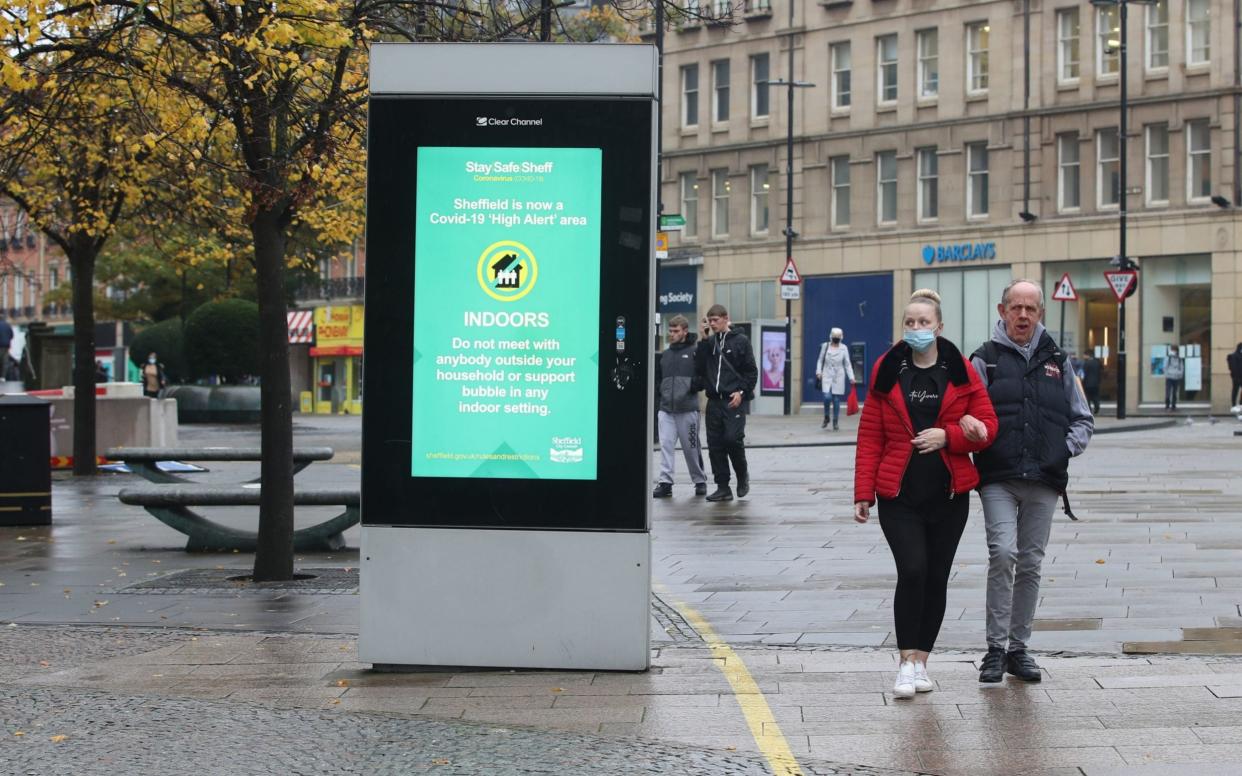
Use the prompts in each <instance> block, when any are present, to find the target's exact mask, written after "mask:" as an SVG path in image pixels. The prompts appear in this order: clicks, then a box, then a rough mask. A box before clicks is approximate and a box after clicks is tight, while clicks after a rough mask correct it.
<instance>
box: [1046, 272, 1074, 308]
mask: <svg viewBox="0 0 1242 776" xmlns="http://www.w3.org/2000/svg"><path fill="white" fill-rule="evenodd" d="M1052 300H1053V301H1054V302H1077V301H1078V292H1077V291H1075V290H1074V284H1073V283H1071V282H1070V276H1069V273H1068V272H1066V273H1065V274H1064V275H1062V276H1061V280H1060V281H1059V282H1058V283H1057V290H1056V291H1053V292H1052Z"/></svg>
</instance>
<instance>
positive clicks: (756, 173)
mask: <svg viewBox="0 0 1242 776" xmlns="http://www.w3.org/2000/svg"><path fill="white" fill-rule="evenodd" d="M769 189H771V183H769V182H768V166H767V165H766V164H756V165H753V166H752V167H751V168H750V233H751V234H767V233H768V191H769Z"/></svg>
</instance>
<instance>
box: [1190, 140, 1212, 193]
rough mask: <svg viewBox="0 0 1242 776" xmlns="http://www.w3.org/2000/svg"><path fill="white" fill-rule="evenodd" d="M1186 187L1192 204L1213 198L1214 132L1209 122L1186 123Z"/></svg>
mask: <svg viewBox="0 0 1242 776" xmlns="http://www.w3.org/2000/svg"><path fill="white" fill-rule="evenodd" d="M1186 187H1187V193H1186V199H1187V200H1188V201H1190V202H1205V201H1207V200H1209V199H1210V198H1211V196H1212V132H1211V129H1210V128H1209V127H1208V123H1207V121H1187V122H1186Z"/></svg>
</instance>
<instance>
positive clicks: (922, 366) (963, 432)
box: [854, 289, 996, 698]
mask: <svg viewBox="0 0 1242 776" xmlns="http://www.w3.org/2000/svg"><path fill="white" fill-rule="evenodd" d="M902 329H903V334H902V341H901V342H898V343H897V344H896V345H894V346H893V347H892V348H891V349H889V351H888V352H887V353H885V354H884V355H883V356H881V357H880V359H879V360H878V361H877V362H876V364H875V368H874V369H873V370H872V372H871V374H872V384H871V388H870V390H869V392H868V394H867V396H868V397H869V398H868V399H867V403H866V404H865V405H864V406H863V412H862V420H861V421H860V422H859V426H858V447H857V451H856V453H855V456H856V457H855V464H854V519H855V520H857V521H858V522H860V523H866V522H867V520H868V519H869V518H870V507H871V505H872V504H877V507H878V510H877V511H878V512H879V515H880V530H882V531H883V532H884V538H885V539H886V540H887V541H888V546H889V549H891V550H892V553H893V560H894V561H895V562H896V565H897V590H896V592H895V593H894V595H893V615H894V619H895V621H896V631H897V648H898V649H899V650H900V652H901V667H900V669H899V670H898V672H897V681H896V682H895V683H894V685H893V695H894V696H896V697H898V698H911V697H913V696H914V694H915V693H916V692H930V691H931V690H932V689H933V685H932V682H931V679H930V678H929V677H928V674H927V659H928V657H929V656H930V654H931V651H932V649H933V648H934V647H935V645H936V637H937V636H938V635H939V634H940V626H941V624H942V623H943V621H944V611H945V601H946V598H947V591H948V585H949V573H950V571H951V570H952V567H953V557H954V556H955V555H956V554H957V545H958V542H959V541H960V540H961V538H962V531H963V530H965V528H966V516H967V513H968V512H969V510H970V489H971V488H973V487H975V485H977V484H978V482H979V473H978V472H977V471H976V470H975V467H974V464H972V463H971V460H970V453H972V452H977V451H979V450H981V449H983V448H984V447H986V446H987V445H988V444H989V443H990V441H991V440H992V439H993V438H994V437H995V434H996V416H995V415H994V414H993V412H992V404H991V402H990V401H989V400H988V394H987V391H986V390H985V389H984V387H983V383H982V381H981V380H980V379H979V376H978V375H977V374H975V371H974V370H973V369H971V368H970V364H969V363H968V362H967V361H966V359H965V357H963V356H962V353H961V351H959V350H958V349H957V347H956V346H955V345H954V344H953V343H952V342H949V341H948V340H947V339H945V338H943V337H941V336H940V334H941V332H942V331H943V330H944V321H943V320H942V318H941V314H940V296H939V294H937V293H936V292H935V291H929V290H926V289H922V290H919V291H915V292H914V294H913V295H912V296H911V297H910V303H909V304H908V305H906V309H905V313H904V315H903V318H902ZM964 418H969V420H968V421H966V422H963V419H964Z"/></svg>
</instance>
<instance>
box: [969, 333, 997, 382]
mask: <svg viewBox="0 0 1242 776" xmlns="http://www.w3.org/2000/svg"><path fill="white" fill-rule="evenodd" d="M970 357H971V359H972V360H973V359H976V358H978V359H982V360H983V366H984V371H985V372H987V375H986V377H987V381H988V385H991V384H992V376H993V375H994V374H995V373H996V361H997V359H998V358H999V357H1000V351H999V350H998V349H997V347H996V343H995V342H993V341H992V340H988V341H987V342H985V343H983V344H982V345H980V346H979V347H978V349H976V350H975V352H974V353H971V354H970Z"/></svg>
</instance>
